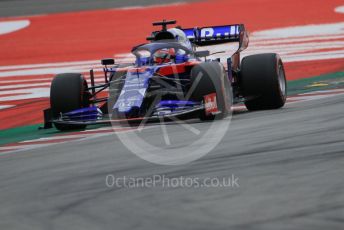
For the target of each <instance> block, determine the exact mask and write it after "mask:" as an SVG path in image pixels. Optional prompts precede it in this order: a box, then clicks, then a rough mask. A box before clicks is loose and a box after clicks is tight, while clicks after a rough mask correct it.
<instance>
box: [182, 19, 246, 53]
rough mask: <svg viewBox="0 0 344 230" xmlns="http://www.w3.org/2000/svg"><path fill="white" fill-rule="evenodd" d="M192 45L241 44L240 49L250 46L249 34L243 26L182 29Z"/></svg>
mask: <svg viewBox="0 0 344 230" xmlns="http://www.w3.org/2000/svg"><path fill="white" fill-rule="evenodd" d="M182 30H183V31H184V33H185V34H186V36H187V37H188V39H189V40H190V42H191V43H193V44H195V45H198V46H209V45H217V44H223V43H229V42H239V49H242V50H243V49H245V48H247V45H248V34H247V31H246V30H245V26H244V25H243V24H234V25H225V26H210V27H201V28H199V27H196V28H188V29H182Z"/></svg>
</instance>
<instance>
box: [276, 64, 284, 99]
mask: <svg viewBox="0 0 344 230" xmlns="http://www.w3.org/2000/svg"><path fill="white" fill-rule="evenodd" d="M278 83H279V87H280V90H281V93H282V95H283V97H285V95H286V80H285V74H284V69H283V66H282V64H279V66H278Z"/></svg>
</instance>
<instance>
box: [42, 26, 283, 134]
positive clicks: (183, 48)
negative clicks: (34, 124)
mask: <svg viewBox="0 0 344 230" xmlns="http://www.w3.org/2000/svg"><path fill="white" fill-rule="evenodd" d="M175 23H176V21H165V20H164V21H162V22H156V23H153V25H154V26H162V29H161V30H159V31H154V32H153V33H152V34H151V36H149V37H148V38H147V40H148V42H147V43H146V44H142V45H138V46H136V47H134V48H133V49H132V54H133V55H134V56H135V62H134V63H127V64H123V63H122V64H116V63H115V60H114V59H104V60H102V65H104V75H105V81H104V83H103V84H101V85H95V83H94V74H93V70H91V71H90V84H88V82H87V81H86V79H85V78H84V76H83V75H82V74H77V73H64V74H58V75H57V76H56V77H55V78H54V79H53V81H52V84H51V91H50V105H51V107H50V109H47V110H45V111H44V115H45V116H44V117H45V127H46V128H48V127H51V126H52V124H54V125H55V127H56V128H57V129H59V130H70V129H80V128H85V127H86V125H90V124H98V123H104V122H111V121H113V120H126V121H128V120H140V119H141V120H142V119H153V120H154V119H161V118H163V119H168V118H177V117H178V118H179V117H180V118H184V119H185V118H190V117H199V118H200V119H201V120H214V119H221V118H224V117H226V115H228V114H229V113H230V112H231V107H232V104H233V103H245V105H246V107H247V109H248V110H263V109H277V108H280V107H282V106H283V105H284V104H285V101H286V78H285V72H284V68H283V64H282V60H281V59H280V57H279V55H278V54H275V53H265V54H257V55H251V56H247V57H245V58H243V59H242V60H241V59H240V52H241V51H243V50H244V49H246V48H247V46H248V34H247V31H246V30H245V27H244V25H242V24H234V25H226V26H212V27H202V28H198V27H196V28H188V29H183V28H180V27H177V28H170V29H168V28H167V26H168V25H169V24H175ZM230 42H237V43H238V44H239V46H238V49H237V50H236V51H235V52H234V53H233V54H232V55H231V56H229V57H228V58H227V59H226V60H225V63H226V64H225V65H223V64H222V63H221V62H220V59H219V58H216V59H211V58H209V56H210V54H209V51H204V50H202V51H199V50H197V48H198V47H200V46H210V45H216V44H222V43H230ZM104 90H107V91H108V96H107V97H105V98H100V97H99V93H100V92H101V91H104Z"/></svg>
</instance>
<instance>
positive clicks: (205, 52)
mask: <svg viewBox="0 0 344 230" xmlns="http://www.w3.org/2000/svg"><path fill="white" fill-rule="evenodd" d="M209 55H210V52H209V50H202V51H196V52H195V56H196V57H200V58H201V57H207V56H209Z"/></svg>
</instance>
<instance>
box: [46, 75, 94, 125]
mask: <svg viewBox="0 0 344 230" xmlns="http://www.w3.org/2000/svg"><path fill="white" fill-rule="evenodd" d="M88 106H89V93H88V90H87V82H86V80H85V78H84V77H83V75H81V74H79V73H64V74H58V75H56V76H55V77H54V79H53V81H52V83H51V87H50V107H51V110H52V115H53V119H58V118H59V117H60V115H61V113H66V112H70V111H72V110H75V109H79V108H85V107H88ZM54 125H55V127H56V128H57V129H58V130H61V131H66V130H74V129H85V127H86V125H69V124H61V123H54Z"/></svg>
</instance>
